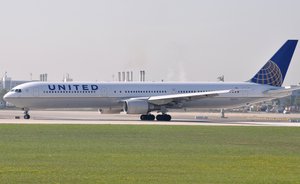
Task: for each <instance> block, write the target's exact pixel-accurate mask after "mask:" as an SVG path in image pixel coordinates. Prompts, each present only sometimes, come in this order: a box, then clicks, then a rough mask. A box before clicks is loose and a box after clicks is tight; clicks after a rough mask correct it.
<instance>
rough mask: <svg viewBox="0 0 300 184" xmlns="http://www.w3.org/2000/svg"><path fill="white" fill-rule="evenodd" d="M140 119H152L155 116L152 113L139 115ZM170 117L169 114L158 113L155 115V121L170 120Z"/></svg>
mask: <svg viewBox="0 0 300 184" xmlns="http://www.w3.org/2000/svg"><path fill="white" fill-rule="evenodd" d="M140 118H141V120H142V121H153V120H155V116H154V115H153V114H147V115H141V117H140ZM171 119H172V117H171V116H170V115H169V114H159V115H157V116H156V120H157V121H171Z"/></svg>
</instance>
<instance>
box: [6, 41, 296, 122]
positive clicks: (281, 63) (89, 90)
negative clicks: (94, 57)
mask: <svg viewBox="0 0 300 184" xmlns="http://www.w3.org/2000/svg"><path fill="white" fill-rule="evenodd" d="M297 42H298V40H287V41H286V42H285V43H284V44H283V46H282V47H281V48H280V49H279V50H278V51H277V52H276V53H275V54H274V55H273V56H272V57H271V59H270V60H269V61H267V63H266V64H265V65H264V66H263V67H262V68H261V69H260V70H259V71H258V72H257V73H256V74H255V75H254V76H253V77H252V78H251V79H250V80H248V81H246V82H201V83H200V82H198V83H196V82H187V83H184V82H29V83H25V84H21V85H18V86H16V87H14V88H13V89H12V90H10V91H9V92H8V93H7V94H6V95H5V96H4V97H3V98H4V100H5V101H7V102H9V103H11V104H14V105H15V106H16V107H20V108H22V110H23V111H24V119H30V115H29V110H31V109H48V108H51V109H52V108H97V109H99V110H100V111H101V112H102V113H120V112H121V111H124V112H126V113H127V114H140V115H141V116H140V119H141V120H148V121H153V120H155V119H156V120H157V121H170V120H171V119H172V117H171V116H170V115H169V114H168V112H169V111H170V110H174V109H179V110H180V109H192V108H197V109H199V108H206V109H207V108H209V109H211V108H218V109H224V108H236V107H241V106H246V105H249V104H254V103H258V102H264V101H268V100H272V99H276V98H281V97H285V96H288V95H290V94H291V93H292V91H293V90H297V89H300V87H299V86H297V87H282V83H283V81H284V78H285V76H286V73H287V70H288V67H289V64H290V62H291V59H292V56H293V54H294V50H295V48H296V45H297ZM155 111H156V112H157V113H158V115H156V116H154V115H153V114H151V112H155Z"/></svg>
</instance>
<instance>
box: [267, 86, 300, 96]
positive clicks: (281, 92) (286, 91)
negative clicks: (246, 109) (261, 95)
mask: <svg viewBox="0 0 300 184" xmlns="http://www.w3.org/2000/svg"><path fill="white" fill-rule="evenodd" d="M295 90H300V86H287V87H285V88H281V89H274V90H268V91H265V94H266V95H270V96H272V97H276V98H282V97H286V96H289V95H291V94H292V92H293V91H295Z"/></svg>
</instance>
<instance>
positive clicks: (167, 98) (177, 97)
mask: <svg viewBox="0 0 300 184" xmlns="http://www.w3.org/2000/svg"><path fill="white" fill-rule="evenodd" d="M230 91H231V90H219V91H209V92H198V93H183V94H173V95H162V96H152V97H150V98H149V99H148V102H149V103H152V104H155V105H164V104H168V103H171V102H182V101H191V100H195V99H201V98H209V97H215V96H218V95H220V94H224V93H230Z"/></svg>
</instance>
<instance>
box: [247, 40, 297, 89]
mask: <svg viewBox="0 0 300 184" xmlns="http://www.w3.org/2000/svg"><path fill="white" fill-rule="evenodd" d="M297 42H298V40H288V41H286V42H285V44H284V45H283V46H282V47H281V48H280V49H279V50H278V51H277V52H276V53H275V54H274V55H273V57H272V58H271V59H270V60H269V61H268V62H267V63H266V64H265V65H264V66H263V67H262V68H261V69H260V70H259V71H258V72H257V73H256V74H255V75H254V77H253V78H252V79H250V82H254V83H258V84H267V85H271V86H281V85H282V83H283V81H284V78H285V75H286V72H287V70H288V68H289V65H290V62H291V60H292V57H293V54H294V51H295V48H296V45H297Z"/></svg>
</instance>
